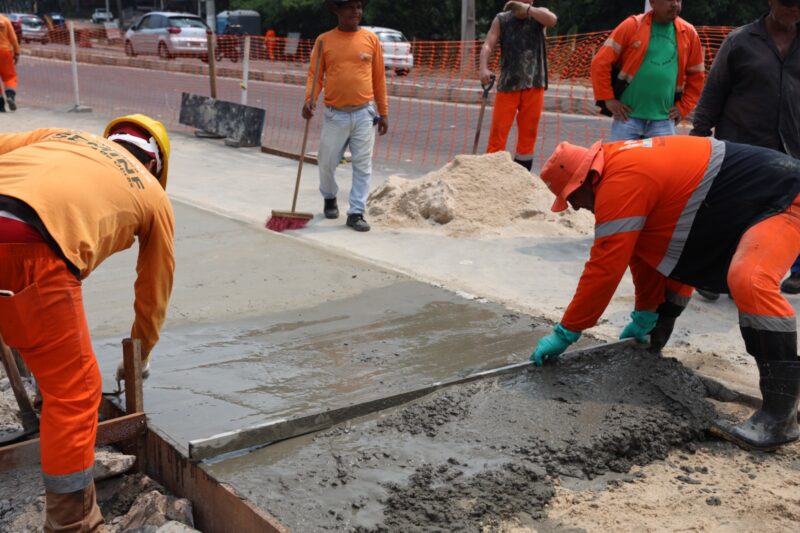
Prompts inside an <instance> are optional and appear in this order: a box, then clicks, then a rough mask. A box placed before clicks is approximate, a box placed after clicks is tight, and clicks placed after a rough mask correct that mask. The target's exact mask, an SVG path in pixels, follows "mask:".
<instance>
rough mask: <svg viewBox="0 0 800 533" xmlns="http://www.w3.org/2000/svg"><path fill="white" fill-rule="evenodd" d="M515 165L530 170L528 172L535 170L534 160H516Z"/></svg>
mask: <svg viewBox="0 0 800 533" xmlns="http://www.w3.org/2000/svg"><path fill="white" fill-rule="evenodd" d="M514 163H516V164H518V165H520V166H523V167H525V168H526V169H527V170H528V172H530V170H531V169H532V168H533V159H530V160H528V161H521V160H519V159H515V160H514Z"/></svg>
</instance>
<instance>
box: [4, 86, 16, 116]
mask: <svg viewBox="0 0 800 533" xmlns="http://www.w3.org/2000/svg"><path fill="white" fill-rule="evenodd" d="M16 97H17V91H15V90H14V89H6V99H7V100H8V108H9V109H10V110H11V111H16V110H17V101H16Z"/></svg>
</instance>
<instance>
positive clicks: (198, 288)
mask: <svg viewBox="0 0 800 533" xmlns="http://www.w3.org/2000/svg"><path fill="white" fill-rule="evenodd" d="M175 211H176V221H177V222H176V245H175V249H176V256H177V261H176V262H177V265H178V266H177V270H176V278H175V289H174V296H173V300H172V302H171V305H170V310H169V317H168V320H167V323H166V325H165V328H164V329H163V330H162V336H161V340H160V341H159V343H158V345H157V346H156V349H155V350H154V352H153V356H152V369H151V375H150V377H149V378H148V379H147V380H146V381H145V389H144V397H145V410H146V412H147V413H148V416H149V417H150V422H151V423H152V424H154V425H155V426H156V427H158V428H160V429H161V430H163V431H164V432H166V433H167V434H168V435H169V436H170V438H171V439H172V440H174V441H175V442H177V443H178V445H179V446H180V447H181V448H182V449H184V450H185V449H186V448H187V446H188V442H189V441H190V440H193V439H199V438H205V437H210V436H212V435H215V434H217V433H221V432H225V431H232V430H236V429H242V428H245V427H248V426H252V425H255V424H259V423H264V422H268V421H271V420H274V419H276V418H279V417H287V416H300V415H304V414H310V413H312V412H317V411H321V410H324V409H327V408H336V407H342V406H346V405H349V404H352V403H356V402H361V401H366V400H373V399H377V398H380V397H383V396H386V395H388V394H392V393H398V392H405V391H408V390H411V389H415V388H418V387H420V386H424V385H427V384H430V383H432V382H435V381H440V380H445V379H449V378H453V377H458V376H462V375H466V374H468V373H470V372H472V371H475V370H478V369H485V368H491V367H495V366H500V365H504V364H508V363H516V362H520V361H524V360H526V359H527V357H528V356H529V355H530V350H531V348H532V347H533V346H534V345H535V342H536V339H538V338H539V337H541V336H542V335H543V334H545V333H547V332H548V331H549V325H547V324H545V323H544V322H543V321H541V320H535V319H533V318H531V317H529V316H525V315H521V314H518V313H514V312H511V311H509V310H507V309H505V308H504V307H502V306H500V305H497V304H494V303H488V302H485V301H482V300H479V299H474V298H470V297H467V296H465V295H459V294H456V293H453V292H451V291H448V290H445V289H442V288H439V287H436V286H433V285H430V284H427V283H422V282H419V281H415V280H413V279H411V278H409V277H407V276H404V275H402V274H400V273H397V272H393V271H391V270H389V269H385V268H381V267H377V266H375V265H371V264H368V263H365V262H362V261H359V260H356V259H352V258H348V257H345V256H342V255H341V254H337V253H333V252H331V251H328V250H325V249H323V248H321V247H319V246H315V245H313V244H309V243H305V242H302V241H298V240H296V239H291V238H287V237H286V236H284V235H277V234H274V233H272V232H269V231H266V230H263V229H261V228H256V227H253V226H249V225H247V224H242V223H240V222H236V221H234V220H230V219H226V218H223V217H219V216H217V215H214V214H212V213H207V212H204V211H201V210H198V209H194V208H191V207H187V206H184V205H181V204H179V203H176V205H175ZM121 255H129V256H130V255H132V254H130V253H127V254H121ZM133 259H134V258H131V257H127V259H124V258H119V257H118V256H114V257H112V258H111V259H110V260H109V261H108V263H107V264H105V265H104V268H103V269H100V270H98V271H97V272H96V275H93V276H92V278H90V282H89V283H87V290H86V292H87V302H88V304H87V305H88V306H89V307H90V308H91V309H93V310H94V311H93V313H92V314H91V315H90V323H94V325H95V326H96V327H97V328H99V329H100V330H102V331H107V329H108V328H109V327H110V325H111V324H112V323H113V324H115V325H117V327H119V325H124V324H126V323H127V324H130V322H129V321H130V320H132V316H131V318H128V319H126V318H125V313H128V314H130V315H132V313H131V312H130V307H127V308H126V306H125V305H124V304H123V302H124V301H125V298H124V297H123V296H122V295H120V292H121V291H111V290H109V287H110V286H120V285H124V284H125V280H128V279H129V280H130V281H129V282H130V285H129V286H130V287H132V284H133V274H134V271H133V269H132V268H131V266H132V264H134V261H133ZM131 293H132V290H131V292H128V293H127V294H125V296H127V297H128V298H130V297H131ZM98 323H99V325H98ZM126 334H127V332H126V331H125V330H122V331H119V333H117V334H116V335H114V336H110V337H104V338H97V337H96V338H95V339H94V345H95V349H96V351H97V354H98V359H99V361H100V365H101V371H102V374H103V376H104V378H105V386H104V390H106V391H110V390H112V389H113V388H114V386H115V384H114V383H113V382H112V381H111V379H110V378H111V377H112V376H113V371H114V369H115V368H116V364H117V362H118V361H119V358H120V349H119V341H120V338H122V337H124V336H126Z"/></svg>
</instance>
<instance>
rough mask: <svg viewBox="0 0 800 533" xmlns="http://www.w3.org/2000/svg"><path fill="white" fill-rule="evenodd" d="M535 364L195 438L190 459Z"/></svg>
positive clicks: (236, 450) (209, 456)
mask: <svg viewBox="0 0 800 533" xmlns="http://www.w3.org/2000/svg"><path fill="white" fill-rule="evenodd" d="M629 345H633V339H625V340H622V341H617V342H611V343H607V344H601V345H595V346H590V347H586V348H580V349H577V350H573V351H571V352H568V353H566V354H564V357H577V356H581V355H585V354H587V353H591V352H594V351H596V350H604V349H608V348H615V347H621V346H629ZM532 366H533V363H532V362H531V361H525V362H523V363H515V364H511V365H506V366H501V367H498V368H492V369H489V370H483V371H480V372H475V373H472V374H469V375H467V376H463V377H459V378H454V379H450V380H447V381H438V382H435V383H431V384H429V385H426V386H424V387H420V388H418V389H414V390H412V391H407V392H403V393H400V394H394V395H392V396H386V397H383V398H378V399H375V400H369V401H366V402H362V403H358V404H354V405H348V406H345V407H340V408H337V409H329V410H326V411H322V412H318V413H313V414H311V415H306V416H301V417H297V418H292V419H286V418H280V419H277V420H271V421H269V422H265V423H263V424H259V425H255V426H251V427H248V428H244V429H239V430H235V431H228V432H225V433H220V434H218V435H214V436H211V437H208V438H205V439H196V440H192V441H190V442H189V458H190V459H191V460H192V461H207V460H209V459H213V458H220V457H221V456H224V455H229V456H230V455H231V454H236V453H242V452H246V451H249V450H251V449H255V448H258V447H263V446H267V445H269V444H272V443H275V442H279V441H282V440H287V439H291V438H294V437H299V436H301V435H306V434H308V433H313V432H315V431H321V430H324V429H327V428H329V427H331V426H334V425H336V424H341V423H342V422H346V421H347V420H351V419H354V418H358V417H360V416H364V415H368V414H371V413H376V412H379V411H383V410H385V409H389V408H391V407H396V406H399V405H402V404H405V403H408V402H410V401H413V400H416V399H418V398H422V397H423V396H427V395H428V394H431V393H433V392H436V391H437V390H440V389H444V388H447V387H452V386H453V385H461V384H465V383H470V382H472V381H477V380H480V379H486V378H493V377H497V376H501V375H506V374H514V373H518V372H521V371H523V370H525V369H528V368H530V367H532Z"/></svg>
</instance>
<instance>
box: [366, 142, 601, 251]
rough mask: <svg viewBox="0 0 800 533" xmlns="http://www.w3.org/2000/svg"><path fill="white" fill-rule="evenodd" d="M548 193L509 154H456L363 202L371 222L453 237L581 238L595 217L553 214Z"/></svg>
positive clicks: (389, 184) (569, 212) (397, 180)
mask: <svg viewBox="0 0 800 533" xmlns="http://www.w3.org/2000/svg"><path fill="white" fill-rule="evenodd" d="M552 204H553V193H551V192H550V191H549V190H548V189H547V187H545V185H544V183H542V181H541V180H540V179H539V178H538V177H537V176H534V175H532V174H530V173H529V172H528V171H526V170H525V169H524V168H522V167H521V166H519V165H518V164H516V163H514V162H513V161H512V160H511V156H510V155H509V153H508V152H497V153H494V154H486V155H478V156H475V155H459V156H456V158H455V159H454V160H453V161H451V162H450V163H448V164H447V165H445V166H444V167H442V168H441V169H439V170H435V171H433V172H431V173H429V174H426V175H425V176H423V177H421V178H419V179H412V180H409V179H405V178H400V177H398V176H391V177H390V178H389V179H388V180H387V181H386V183H384V184H383V185H381V186H380V187H378V188H377V189H375V190H374V191H373V192H372V193H371V194H370V195H369V198H368V200H367V214H368V215H369V219H370V222H374V223H375V224H377V225H379V226H384V227H390V228H421V229H425V228H430V229H435V230H441V231H444V232H446V233H448V234H450V235H454V236H487V235H493V236H497V235H522V234H531V235H576V234H578V235H585V234H589V233H591V232H592V231H593V228H594V217H593V216H592V215H591V213H588V212H586V211H580V212H576V211H573V210H571V209H568V210H567V211H564V212H562V213H553V212H551V211H550V206H551V205H552Z"/></svg>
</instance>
